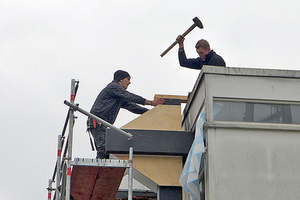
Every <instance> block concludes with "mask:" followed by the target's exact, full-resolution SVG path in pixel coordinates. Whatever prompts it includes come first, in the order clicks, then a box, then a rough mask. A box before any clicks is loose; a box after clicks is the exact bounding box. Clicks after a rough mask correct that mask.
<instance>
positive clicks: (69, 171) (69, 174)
mask: <svg viewBox="0 0 300 200" xmlns="http://www.w3.org/2000/svg"><path fill="white" fill-rule="evenodd" d="M71 174H72V171H71V168H68V169H67V176H71Z"/></svg>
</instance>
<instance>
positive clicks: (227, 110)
mask: <svg viewBox="0 0 300 200" xmlns="http://www.w3.org/2000/svg"><path fill="white" fill-rule="evenodd" d="M213 106H214V120H216V121H239V122H262V123H284V124H300V104H299V105H298V104H279V103H273V102H270V103H269V102H268V103H265V102H264V103H260V102H253V101H251V102H250V101H249V102H244V101H232V100H214V103H213Z"/></svg>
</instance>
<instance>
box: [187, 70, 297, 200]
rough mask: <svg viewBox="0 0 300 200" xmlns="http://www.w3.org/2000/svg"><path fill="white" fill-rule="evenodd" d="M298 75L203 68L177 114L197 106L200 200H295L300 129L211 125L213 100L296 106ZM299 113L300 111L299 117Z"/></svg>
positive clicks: (190, 118)
mask: <svg viewBox="0 0 300 200" xmlns="http://www.w3.org/2000/svg"><path fill="white" fill-rule="evenodd" d="M299 85H300V71H292V70H270V69H246V68H229V67H226V68H225V67H215V66H214V67H212V66H204V68H203V69H202V70H201V73H200V75H199V77H198V80H197V81H196V84H195V86H194V89H193V91H192V94H191V96H190V98H189V99H188V102H187V105H186V107H185V109H184V112H183V115H182V127H183V130H185V131H194V129H195V123H196V120H197V118H198V116H199V114H200V111H201V109H202V108H204V109H205V113H206V117H207V119H206V120H207V122H206V124H205V129H204V134H205V142H206V148H207V152H206V153H207V159H206V161H205V168H204V169H205V172H204V174H205V175H204V177H205V178H204V179H205V200H220V199H222V200H241V199H243V200H250V199H251V200H253V199H263V200H274V199H275V200H282V199H300V190H299V188H300V125H298V124H296V125H295V124H293V125H289V124H269V123H253V122H223V121H214V115H213V100H214V99H221V100H222V99H227V100H228V99H229V100H238V101H252V102H271V103H274V102H275V103H287V104H289V103H293V104H300V93H299V92H298V90H299ZM299 115H300V113H299Z"/></svg>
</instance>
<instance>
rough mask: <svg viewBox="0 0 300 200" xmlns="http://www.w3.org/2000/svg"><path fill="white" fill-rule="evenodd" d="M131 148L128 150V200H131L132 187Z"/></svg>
mask: <svg viewBox="0 0 300 200" xmlns="http://www.w3.org/2000/svg"><path fill="white" fill-rule="evenodd" d="M132 180H133V148H132V147H130V148H129V173H128V200H132V187H133V185H132V184H133V182H132Z"/></svg>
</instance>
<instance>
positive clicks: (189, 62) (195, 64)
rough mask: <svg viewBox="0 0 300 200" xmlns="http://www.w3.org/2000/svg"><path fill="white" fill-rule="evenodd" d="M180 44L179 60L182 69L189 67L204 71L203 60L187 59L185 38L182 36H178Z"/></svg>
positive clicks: (177, 39)
mask: <svg viewBox="0 0 300 200" xmlns="http://www.w3.org/2000/svg"><path fill="white" fill-rule="evenodd" d="M176 41H177V42H178V45H179V49H178V60H179V64H180V66H182V67H187V68H191V69H202V66H203V60H202V59H201V58H194V59H193V58H189V59H188V58H187V57H186V55H185V51H184V44H183V43H184V37H183V36H182V35H178V36H177V38H176Z"/></svg>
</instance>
